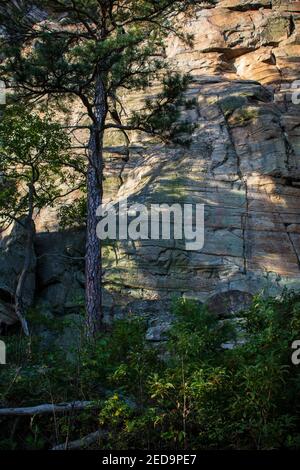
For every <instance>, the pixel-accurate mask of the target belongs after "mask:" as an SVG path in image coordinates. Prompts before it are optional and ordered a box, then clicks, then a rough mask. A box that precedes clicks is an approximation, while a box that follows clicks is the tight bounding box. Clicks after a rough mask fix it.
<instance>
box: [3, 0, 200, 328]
mask: <svg viewBox="0 0 300 470" xmlns="http://www.w3.org/2000/svg"><path fill="white" fill-rule="evenodd" d="M4 3H5V5H4V7H0V25H2V49H3V54H4V61H3V62H2V67H1V70H0V75H1V78H2V79H5V80H6V82H7V85H9V84H10V85H11V86H13V88H14V89H15V90H17V91H18V92H21V93H22V98H23V99H24V98H25V99H34V100H36V99H43V98H45V97H47V98H49V97H55V98H57V97H60V96H63V97H77V98H79V99H80V100H81V102H82V103H83V105H84V107H85V109H86V112H87V114H88V116H89V120H90V125H89V126H88V128H89V142H88V168H87V174H86V188H87V236H86V268H85V269H86V313H87V332H88V335H89V336H90V337H93V336H95V335H96V334H97V332H98V331H99V330H100V329H101V321H102V305H101V275H102V257H101V242H100V240H99V239H98V238H97V235H96V226H97V217H96V210H97V208H98V207H99V206H100V204H101V202H102V195H103V135H104V132H105V131H106V130H107V129H118V130H120V131H121V132H123V133H124V135H125V136H126V137H127V132H128V131H130V130H139V131H144V132H147V133H152V134H157V135H161V136H164V137H166V136H168V137H170V136H172V135H173V136H174V135H176V134H177V133H178V132H179V131H182V130H184V129H182V126H181V127H180V128H178V127H177V125H176V120H177V118H178V112H177V109H178V105H179V104H180V103H181V99H182V94H183V92H184V91H185V90H186V87H187V84H188V79H187V78H186V77H183V78H181V77H180V76H179V75H176V74H175V75H172V74H171V75H170V72H167V70H166V62H165V60H164V56H165V39H166V38H167V37H168V36H169V35H170V34H178V35H180V36H181V37H182V39H185V40H187V41H188V40H190V39H191V38H187V37H184V35H183V34H181V33H179V32H178V31H176V29H177V28H175V27H174V18H175V17H177V15H179V14H180V13H183V12H185V11H187V10H188V9H189V8H191V7H192V5H193V3H197V2H196V1H193V0H181V1H176V0H175V1H174V0H32V1H26V0H18V1H15V2H4ZM154 80H155V81H160V82H162V83H163V87H162V92H161V93H160V94H159V95H158V96H157V98H156V99H155V100H152V101H149V100H147V102H146V103H145V105H146V107H145V111H144V112H143V113H140V114H138V113H135V114H134V115H133V116H132V118H131V119H128V120H127V122H125V123H123V122H122V119H121V118H120V116H121V113H120V110H121V109H122V100H121V99H120V95H121V94H120V91H123V92H124V90H125V91H128V92H132V91H134V90H142V89H145V88H146V87H148V86H149V85H151V83H153V81H154ZM178 126H179V125H178ZM171 134H172V135H171ZM127 141H128V138H127Z"/></svg>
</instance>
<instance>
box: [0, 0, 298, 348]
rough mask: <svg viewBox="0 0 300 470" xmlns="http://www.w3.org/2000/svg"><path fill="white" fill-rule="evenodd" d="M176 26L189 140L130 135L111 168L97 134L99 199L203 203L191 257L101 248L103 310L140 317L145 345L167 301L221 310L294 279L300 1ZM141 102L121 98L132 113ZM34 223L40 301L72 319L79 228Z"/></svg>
mask: <svg viewBox="0 0 300 470" xmlns="http://www.w3.org/2000/svg"><path fill="white" fill-rule="evenodd" d="M181 21H185V25H186V26H185V30H186V32H188V33H191V34H193V36H194V45H193V47H192V48H189V47H188V46H187V45H186V44H183V43H181V42H180V41H179V39H177V38H170V44H169V47H168V56H169V59H170V64H171V65H172V67H173V69H174V70H179V71H181V72H189V73H190V74H191V75H192V77H193V83H192V84H191V86H190V88H189V90H188V93H187V98H188V99H189V100H190V103H191V105H190V106H189V109H182V118H183V119H185V120H188V121H190V122H191V123H193V124H194V125H195V129H194V132H193V135H192V139H191V145H190V147H189V148H186V147H180V146H177V147H176V146H162V145H161V144H159V143H157V142H153V140H149V139H142V138H141V136H138V135H131V151H130V159H129V161H128V162H127V163H124V162H123V161H122V159H121V158H120V159H119V160H118V161H119V163H117V164H116V158H115V157H114V158H113V157H112V152H111V150H109V149H111V147H114V150H118V152H120V155H121V156H122V146H123V145H124V142H123V140H122V138H120V137H119V136H116V134H113V133H112V134H110V135H107V136H106V144H107V147H108V148H107V153H106V181H105V185H106V191H105V196H106V198H107V199H108V200H109V199H117V198H125V197H126V198H127V199H128V203H129V204H131V203H133V202H142V203H143V204H151V203H169V204H171V203H174V202H176V203H178V202H179V203H204V204H205V245H204V248H203V249H202V250H201V251H186V249H185V245H184V243H183V242H181V241H180V240H170V241H168V240H147V241H137V242H116V243H113V244H111V245H108V246H105V248H104V264H105V266H104V269H105V282H104V286H105V293H104V304H105V306H106V315H107V318H108V319H109V318H110V317H111V316H114V315H122V314H123V313H126V314H127V313H130V312H137V313H140V312H141V313H143V314H145V315H148V316H149V318H150V326H151V329H150V330H149V332H148V337H149V339H150V340H152V341H157V340H158V338H159V337H161V335H163V332H164V330H165V326H166V325H168V324H169V321H170V317H169V313H168V312H169V306H170V302H171V299H172V297H173V296H174V295H184V296H187V297H193V298H197V299H199V300H200V301H202V302H204V301H208V302H209V304H210V305H211V307H212V308H213V309H215V311H217V313H222V309H225V308H226V305H227V306H228V308H229V310H230V311H235V310H236V308H237V307H240V306H241V305H242V306H243V305H246V304H247V303H248V302H249V299H251V297H252V295H253V294H255V293H256V292H258V291H261V290H262V289H264V291H265V292H266V293H268V294H276V293H278V292H280V291H281V290H282V288H283V287H284V286H287V287H288V288H296V289H297V288H299V286H300V284H299V281H300V204H299V202H300V105H299V104H294V103H293V102H292V93H293V91H294V90H293V89H292V84H293V82H294V81H295V80H299V79H300V73H299V69H300V68H299V56H300V2H297V1H279V0H277V1H271V0H239V1H238V0H221V1H218V2H216V5H215V6H208V7H207V8H204V9H201V10H200V9H199V12H198V13H197V15H196V16H194V17H192V18H191V17H188V18H182V19H181ZM153 92H154V91H153ZM139 100H140V97H139V96H138V95H135V96H131V97H129V98H128V107H131V108H135V109H136V108H137V106H138V102H139ZM36 222H37V227H38V230H39V232H40V233H39V234H38V236H37V242H36V252H37V270H36V273H37V290H36V301H37V303H38V305H39V306H40V308H42V309H44V310H46V311H48V312H51V315H53V314H55V315H62V314H65V313H66V312H67V313H69V314H70V315H73V314H74V312H76V311H78V310H79V309H80V308H81V305H82V300H79V299H81V298H82V294H83V287H84V278H83V260H82V256H83V251H84V250H83V248H84V241H83V239H84V236H83V234H82V233H81V234H80V233H79V232H76V233H67V234H66V233H64V234H62V233H58V232H57V219H56V216H55V213H54V212H47V213H45V212H44V213H42V214H41V216H40V218H39V220H37V221H36ZM5 292H9V290H5ZM157 319H161V322H160V323H159V322H158V321H157Z"/></svg>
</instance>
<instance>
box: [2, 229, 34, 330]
mask: <svg viewBox="0 0 300 470" xmlns="http://www.w3.org/2000/svg"><path fill="white" fill-rule="evenodd" d="M26 239H27V233H26V230H25V229H24V227H23V226H22V225H21V224H20V223H16V224H14V225H13V227H12V228H11V229H10V230H8V231H6V232H4V233H3V234H2V236H1V238H0V267H1V270H0V331H1V326H2V325H12V324H14V323H15V322H16V319H17V318H16V315H15V311H14V295H15V291H16V287H17V282H18V278H19V276H20V274H21V271H22V268H23V263H24V256H25V253H24V246H25V244H26ZM30 259H31V264H30V268H29V272H28V275H27V276H26V282H25V286H24V296H23V302H24V305H25V307H30V306H31V305H32V304H33V301H34V295H35V287H36V285H35V269H36V255H35V250H34V247H33V246H32V249H31V256H30Z"/></svg>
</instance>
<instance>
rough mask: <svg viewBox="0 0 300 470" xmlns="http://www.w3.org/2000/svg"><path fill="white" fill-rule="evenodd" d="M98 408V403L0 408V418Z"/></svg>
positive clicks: (81, 402) (84, 402)
mask: <svg viewBox="0 0 300 470" xmlns="http://www.w3.org/2000/svg"><path fill="white" fill-rule="evenodd" d="M88 408H89V409H97V408H100V403H97V402H95V401H73V402H70V403H59V404H56V405H55V404H51V403H50V404H49V403H45V404H43V405H37V406H29V407H24V408H0V416H33V415H46V414H51V413H64V412H66V411H82V410H86V409H88Z"/></svg>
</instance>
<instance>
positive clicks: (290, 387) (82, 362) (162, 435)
mask: <svg viewBox="0 0 300 470" xmlns="http://www.w3.org/2000/svg"><path fill="white" fill-rule="evenodd" d="M173 311H174V315H175V318H176V320H175V322H174V324H173V326H172V328H171V330H170V332H169V338H168V341H166V342H165V343H163V344H161V345H160V346H159V347H154V346H152V345H151V344H150V345H149V343H147V341H146V340H145V331H146V325H145V323H144V321H142V320H140V319H137V318H134V317H132V318H129V319H127V320H118V321H116V322H115V324H114V326H113V328H112V330H111V331H110V332H107V333H105V334H102V335H101V336H100V337H99V338H98V339H97V340H96V342H94V343H90V344H85V345H83V347H82V349H81V350H80V351H78V353H77V356H76V358H75V359H73V360H72V361H71V362H68V361H67V360H66V359H65V354H64V353H63V351H59V350H56V351H53V350H48V351H47V350H45V349H43V348H41V347H40V346H39V344H38V339H32V340H31V344H30V347H29V345H28V343H27V340H24V339H22V340H20V339H19V338H15V337H11V338H10V339H9V338H7V339H9V341H8V359H9V364H10V365H9V366H7V367H6V368H4V369H3V371H2V370H1V376H0V392H1V405H2V406H8V405H10V406H17V405H25V404H26V405H30V404H38V403H42V402H49V400H53V401H54V402H62V401H70V400H72V399H77V400H80V399H89V400H95V401H100V402H101V403H102V406H101V410H100V412H97V411H95V410H86V411H85V412H84V413H80V414H78V415H76V417H75V416H72V417H70V416H68V415H65V416H57V417H56V419H55V420H53V417H51V416H50V417H49V416H48V417H43V418H42V417H38V416H36V417H35V418H34V420H33V424H32V423H31V422H30V421H29V420H27V419H26V418H22V422H21V423H19V425H18V427H17V428H16V429H15V430H14V431H13V432H12V429H13V426H14V423H13V422H12V420H11V419H6V420H3V423H1V447H2V448H7V447H10V448H41V447H44V448H45V447H46V448H48V447H49V446H51V443H52V444H53V443H54V440H55V438H54V437H53V436H54V435H56V440H58V441H59V442H64V440H65V439H66V438H67V437H68V439H72V438H73V439H76V438H78V436H79V435H80V436H83V435H84V434H88V433H89V432H93V431H95V430H96V429H97V428H99V427H100V428H101V429H103V430H105V431H106V434H104V435H103V438H102V440H101V443H100V444H101V448H102V449H103V448H104V449H132V448H135V449H136V448H143V449H146V448H149V447H150V448H159V449H164V448H165V449H167V448H173V449H183V448H186V449H213V448H218V449H223V448H224V449H227V448H234V449H271V448H282V447H283V448H299V442H300V432H299V429H300V426H299V425H300V410H299V405H298V403H297V398H298V395H299V391H300V373H299V369H298V368H297V366H295V365H293V364H292V362H291V355H292V349H291V344H292V342H293V341H294V340H295V339H299V337H300V296H299V295H298V294H293V293H287V292H285V293H284V294H283V295H282V296H281V297H280V298H267V299H264V298H263V297H261V296H257V297H256V298H255V299H254V301H253V304H252V305H251V307H250V308H249V309H248V310H247V311H245V312H244V313H240V314H239V317H237V318H233V320H234V321H229V320H228V321H226V322H224V321H220V320H219V319H218V318H217V317H216V316H215V315H213V314H212V313H210V312H209V311H208V310H207V308H206V307H205V306H199V305H198V304H197V302H195V301H191V300H186V299H179V300H177V301H176V302H175V303H174V308H173ZM241 330H242V337H243V342H238V341H237V337H238V336H239V337H240V336H241ZM20 341H21V342H20ZM229 342H231V343H232V344H233V345H235V347H233V348H232V349H224V347H223V344H224V343H227V344H228V343H229ZM11 436H13V437H11Z"/></svg>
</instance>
